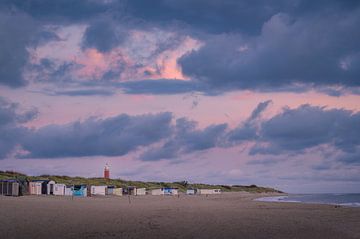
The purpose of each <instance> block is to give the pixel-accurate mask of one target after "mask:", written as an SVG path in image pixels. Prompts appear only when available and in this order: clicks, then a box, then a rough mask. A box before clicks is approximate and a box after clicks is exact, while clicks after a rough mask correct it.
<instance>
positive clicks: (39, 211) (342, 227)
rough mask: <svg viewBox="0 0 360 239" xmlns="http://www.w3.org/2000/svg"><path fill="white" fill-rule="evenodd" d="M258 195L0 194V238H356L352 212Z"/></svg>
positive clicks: (356, 215) (358, 223) (357, 223)
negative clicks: (68, 195)
mask: <svg viewBox="0 0 360 239" xmlns="http://www.w3.org/2000/svg"><path fill="white" fill-rule="evenodd" d="M262 196H265V194H255V195H254V194H249V193H223V194H221V195H210V196H208V197H206V196H185V195H181V196H180V197H172V196H137V197H134V196H133V197H131V203H129V199H128V197H127V196H123V197H89V198H74V199H73V200H72V199H71V197H57V196H24V197H4V196H2V197H0V211H1V214H0V235H1V238H4V239H8V238H21V239H23V238H304V239H305V238H306V239H309V238H327V239H329V238H339V239H340V238H341V239H346V238H354V239H355V238H360V208H348V207H335V206H331V205H316V204H299V203H276V202H273V203H271V202H257V201H253V199H254V198H256V197H262Z"/></svg>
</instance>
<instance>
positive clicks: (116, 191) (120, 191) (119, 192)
mask: <svg viewBox="0 0 360 239" xmlns="http://www.w3.org/2000/svg"><path fill="white" fill-rule="evenodd" d="M113 195H115V196H122V195H123V189H122V188H114V190H113Z"/></svg>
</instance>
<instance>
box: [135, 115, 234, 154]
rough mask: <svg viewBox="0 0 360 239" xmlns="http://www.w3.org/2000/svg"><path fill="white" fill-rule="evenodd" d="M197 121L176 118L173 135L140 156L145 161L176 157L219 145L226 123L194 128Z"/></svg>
mask: <svg viewBox="0 0 360 239" xmlns="http://www.w3.org/2000/svg"><path fill="white" fill-rule="evenodd" d="M196 125H197V123H196V122H194V121H189V120H187V119H186V118H180V119H177V120H176V126H175V130H174V134H173V136H172V137H171V138H170V139H169V140H167V141H166V142H165V143H164V144H163V145H162V146H159V147H154V148H150V149H149V150H147V151H145V152H144V153H143V154H142V155H141V156H140V158H141V159H142V160H146V161H154V160H160V159H176V158H177V157H179V156H180V155H182V154H186V153H192V152H196V151H202V150H206V149H211V148H214V147H217V146H220V145H221V144H222V143H223V142H221V140H222V137H223V136H224V133H225V130H226V128H227V124H218V125H210V126H208V127H206V128H205V129H202V130H199V129H196Z"/></svg>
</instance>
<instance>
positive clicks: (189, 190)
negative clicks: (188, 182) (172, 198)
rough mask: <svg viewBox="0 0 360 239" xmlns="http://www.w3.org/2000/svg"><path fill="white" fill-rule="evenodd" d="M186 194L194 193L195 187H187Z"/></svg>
mask: <svg viewBox="0 0 360 239" xmlns="http://www.w3.org/2000/svg"><path fill="white" fill-rule="evenodd" d="M186 194H187V195H195V194H196V189H194V188H189V189H187V190H186Z"/></svg>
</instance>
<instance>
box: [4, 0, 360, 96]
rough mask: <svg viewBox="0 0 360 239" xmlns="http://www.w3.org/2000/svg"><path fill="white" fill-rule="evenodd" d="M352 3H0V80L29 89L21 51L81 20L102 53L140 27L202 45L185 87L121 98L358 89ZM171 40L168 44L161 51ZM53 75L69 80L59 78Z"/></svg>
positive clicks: (358, 48) (186, 63) (355, 6)
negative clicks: (48, 27)
mask: <svg viewBox="0 0 360 239" xmlns="http://www.w3.org/2000/svg"><path fill="white" fill-rule="evenodd" d="M359 4H360V3H359V1H340V0H331V1H310V0H296V1H285V0H283V1H282V0H281V1H265V0H256V1H250V0H248V1H237V0H229V1H215V0H196V1H190V0H184V1H175V0H156V1H145V0H133V1H101V0H82V1H71V0H54V1H46V0H33V1H22V0H4V1H2V2H1V3H0V20H1V24H0V34H1V39H3V40H2V46H1V47H0V62H1V63H2V64H1V65H0V83H1V84H5V85H8V86H11V87H19V86H23V85H25V84H26V81H25V80H24V79H23V77H22V74H23V71H22V69H23V67H24V65H25V64H26V63H27V62H28V52H27V47H28V46H29V45H32V44H42V43H45V42H47V41H50V40H56V39H58V38H57V36H56V35H54V34H53V33H51V32H47V31H44V30H43V29H42V28H43V27H44V26H46V25H49V24H50V25H71V24H76V23H81V24H88V28H87V29H86V32H85V34H84V36H83V46H82V47H83V48H87V47H95V48H97V49H98V50H99V51H101V52H108V51H110V50H111V49H113V48H114V47H116V46H118V45H119V44H121V43H122V41H123V40H124V39H125V38H126V35H127V31H129V30H131V29H141V28H146V26H152V27H155V28H159V29H170V30H171V31H176V32H178V33H179V32H181V34H184V35H190V36H192V37H193V38H198V39H200V40H202V41H203V43H204V46H203V47H201V48H200V49H199V50H197V51H193V52H191V53H189V54H187V55H185V56H183V57H182V58H181V59H180V60H179V64H180V66H181V67H182V71H183V73H184V74H186V75H187V76H189V77H190V78H191V79H192V80H191V83H181V85H180V83H176V84H175V83H174V82H171V83H163V82H161V83H160V82H159V81H158V82H156V81H151V82H146V81H139V82H136V83H132V84H127V85H124V89H125V92H126V93H132V94H134V93H150V94H176V93H179V92H188V91H193V89H194V88H196V89H197V90H199V91H202V92H204V93H206V94H220V93H222V92H226V91H232V90H237V89H251V90H259V91H299V90H302V91H303V90H307V89H310V88H312V87H319V86H334V85H340V86H344V87H359V86H360V82H359V75H360V44H359V42H360V33H359V31H358V30H357V28H358V25H360V24H359V23H360V17H359V16H360V14H359V13H360V10H359ZM13 14H16V16H15V15H13ZM34 34H35V35H36V36H35V37H34ZM181 34H179V35H181ZM34 42H36V43H34ZM174 42H177V41H176V39H175V40H174V39H170V40H169V41H168V42H166V43H164V44H162V46H161V47H159V49H162V47H165V48H166V47H167V45H171V44H173V43H174ZM58 73H59V74H61V73H63V74H64V75H65V76H64V77H65V78H68V76H67V75H66V72H58ZM120 73H121V72H120V71H119V70H117V69H111V70H110V71H109V73H108V74H107V75H106V76H104V77H105V78H110V79H115V78H117V79H118V78H119V77H118V76H119V74H120ZM141 84H144V86H141ZM166 84H168V85H166ZM186 84H187V85H186ZM176 85H178V86H179V85H180V86H179V88H178V89H175V88H176ZM323 92H326V93H328V94H332V95H339V94H340V93H341V92H339V91H336V90H335V91H334V90H323ZM347 92H349V91H347ZM355 92H356V91H355Z"/></svg>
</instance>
